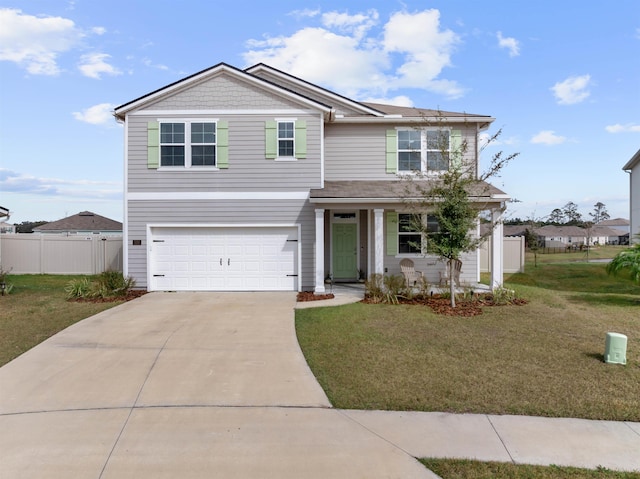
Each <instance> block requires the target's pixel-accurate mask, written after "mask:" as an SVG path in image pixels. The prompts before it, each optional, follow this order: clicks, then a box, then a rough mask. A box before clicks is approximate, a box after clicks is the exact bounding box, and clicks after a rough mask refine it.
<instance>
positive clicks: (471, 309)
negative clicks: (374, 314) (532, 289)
mask: <svg viewBox="0 0 640 479" xmlns="http://www.w3.org/2000/svg"><path fill="white" fill-rule="evenodd" d="M398 301H399V302H400V304H414V305H418V306H429V307H430V308H431V309H432V310H433V312H434V313H436V314H442V315H444V316H462V317H471V316H478V315H480V314H482V308H483V307H485V306H499V305H497V304H495V303H494V302H493V298H492V297H491V295H484V296H478V297H477V298H474V299H473V300H469V299H459V300H457V301H456V307H455V308H452V307H451V300H450V299H449V298H446V297H441V296H438V295H435V296H422V297H415V298H411V299H407V298H398ZM363 303H375V301H371V300H370V299H369V298H366V297H365V299H364V300H363ZM527 303H528V301H527V300H526V299H514V300H513V301H511V302H510V303H508V304H510V305H515V306H521V305H523V304H527Z"/></svg>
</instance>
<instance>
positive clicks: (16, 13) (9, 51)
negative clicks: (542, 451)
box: [0, 8, 83, 75]
mask: <svg viewBox="0 0 640 479" xmlns="http://www.w3.org/2000/svg"><path fill="white" fill-rule="evenodd" d="M82 37H83V34H82V32H81V31H80V30H79V29H78V28H76V26H75V24H74V22H73V21H72V20H69V19H67V18H62V17H44V16H42V17H36V16H33V15H27V14H24V13H22V11H21V10H18V9H12V8H1V9H0V60H4V61H11V62H15V63H17V64H18V65H20V66H22V67H24V68H26V70H27V71H28V72H29V73H31V74H33V75H57V74H59V73H60V67H59V66H58V63H57V58H58V55H60V54H61V53H64V52H67V51H69V50H71V49H72V48H73V47H74V46H75V45H77V44H78V43H79V41H80V40H81V38H82Z"/></svg>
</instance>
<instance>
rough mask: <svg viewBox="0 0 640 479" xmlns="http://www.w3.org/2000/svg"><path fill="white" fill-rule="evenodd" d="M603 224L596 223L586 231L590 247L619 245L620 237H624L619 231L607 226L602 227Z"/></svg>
mask: <svg viewBox="0 0 640 479" xmlns="http://www.w3.org/2000/svg"><path fill="white" fill-rule="evenodd" d="M602 223H603V222H600V223H598V224H597V225H594V226H592V227H591V229H590V230H587V231H588V235H589V240H590V241H589V244H590V245H605V244H614V245H615V244H621V242H620V237H621V236H624V233H622V232H621V231H620V230H619V229H614V228H612V227H609V226H604V225H603V224H602Z"/></svg>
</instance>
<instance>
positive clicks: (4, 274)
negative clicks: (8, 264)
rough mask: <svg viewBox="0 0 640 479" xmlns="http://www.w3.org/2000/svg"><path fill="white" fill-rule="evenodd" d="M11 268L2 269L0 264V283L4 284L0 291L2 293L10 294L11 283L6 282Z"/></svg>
mask: <svg viewBox="0 0 640 479" xmlns="http://www.w3.org/2000/svg"><path fill="white" fill-rule="evenodd" d="M11 269H13V268H11ZM11 269H9V270H5V269H2V265H1V264H0V283H3V284H4V289H3V291H2V294H3V295H5V294H11V291H12V290H13V284H11V283H7V278H8V277H9V273H10V272H11Z"/></svg>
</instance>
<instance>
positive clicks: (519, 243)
mask: <svg viewBox="0 0 640 479" xmlns="http://www.w3.org/2000/svg"><path fill="white" fill-rule="evenodd" d="M502 239H503V247H504V250H503V253H502V260H503V271H504V272H505V273H524V236H515V237H505V238H502ZM490 252H491V237H489V238H488V239H487V241H485V242H484V243H483V244H482V245H481V246H480V271H481V272H482V273H486V272H488V271H491V266H490V264H491V262H490V261H489V259H490V258H489V257H490V255H491V253H490Z"/></svg>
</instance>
